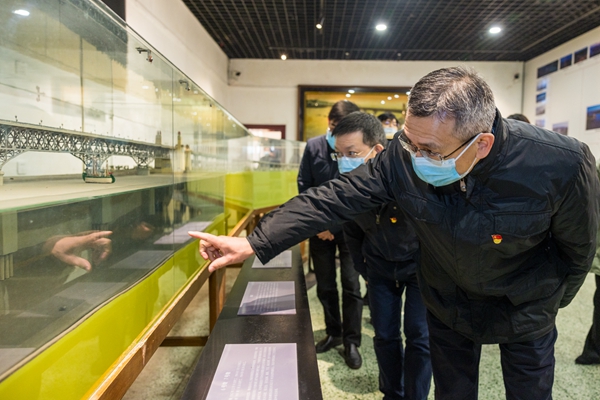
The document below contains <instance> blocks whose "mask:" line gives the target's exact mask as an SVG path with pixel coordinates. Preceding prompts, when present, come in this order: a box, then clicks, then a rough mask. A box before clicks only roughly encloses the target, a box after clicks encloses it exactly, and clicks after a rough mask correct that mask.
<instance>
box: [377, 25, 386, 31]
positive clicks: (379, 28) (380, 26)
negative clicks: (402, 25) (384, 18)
mask: <svg viewBox="0 0 600 400" xmlns="http://www.w3.org/2000/svg"><path fill="white" fill-rule="evenodd" d="M375 29H377V30H378V31H385V30H386V29H387V25H386V24H377V26H376V27H375Z"/></svg>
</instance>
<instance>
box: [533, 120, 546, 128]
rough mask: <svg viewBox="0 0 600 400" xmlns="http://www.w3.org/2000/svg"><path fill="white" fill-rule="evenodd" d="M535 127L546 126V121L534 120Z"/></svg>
mask: <svg viewBox="0 0 600 400" xmlns="http://www.w3.org/2000/svg"><path fill="white" fill-rule="evenodd" d="M535 126H539V127H540V128H543V127H545V126H546V120H545V119H536V120H535Z"/></svg>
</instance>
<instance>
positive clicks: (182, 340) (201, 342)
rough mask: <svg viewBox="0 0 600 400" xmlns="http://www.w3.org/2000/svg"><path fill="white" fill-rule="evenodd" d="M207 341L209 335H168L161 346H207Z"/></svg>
mask: <svg viewBox="0 0 600 400" xmlns="http://www.w3.org/2000/svg"><path fill="white" fill-rule="evenodd" d="M207 341H208V336H167V337H166V338H165V339H164V340H163V341H162V343H161V344H160V347H179V346H192V347H200V346H205V345H206V342H207Z"/></svg>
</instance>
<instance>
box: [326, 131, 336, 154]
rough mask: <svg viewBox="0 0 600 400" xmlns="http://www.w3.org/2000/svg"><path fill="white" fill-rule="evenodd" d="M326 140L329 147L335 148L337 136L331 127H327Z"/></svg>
mask: <svg viewBox="0 0 600 400" xmlns="http://www.w3.org/2000/svg"><path fill="white" fill-rule="evenodd" d="M325 140H327V144H328V145H329V147H331V148H332V149H334V150H335V137H333V135H332V134H331V129H329V128H327V134H325Z"/></svg>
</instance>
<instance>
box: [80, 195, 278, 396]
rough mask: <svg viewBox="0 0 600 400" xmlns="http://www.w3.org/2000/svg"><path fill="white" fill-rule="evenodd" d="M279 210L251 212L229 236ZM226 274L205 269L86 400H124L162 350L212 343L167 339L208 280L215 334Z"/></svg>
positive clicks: (170, 304) (202, 337)
mask: <svg viewBox="0 0 600 400" xmlns="http://www.w3.org/2000/svg"><path fill="white" fill-rule="evenodd" d="M275 208H276V207H274V206H271V207H264V208H260V209H256V210H250V211H248V212H247V213H246V214H245V215H244V217H243V218H242V219H241V220H240V221H239V222H238V223H237V224H236V225H235V226H234V227H233V229H231V231H230V232H229V234H228V236H239V234H240V233H241V232H242V231H243V230H244V229H247V230H248V232H250V231H251V230H252V229H254V226H255V224H256V223H257V222H258V219H260V217H261V216H262V214H264V213H266V212H268V211H271V210H273V209H275ZM225 271H226V269H225V268H221V269H219V270H217V271H215V272H213V273H212V274H211V273H210V272H209V271H208V267H207V266H205V267H204V268H202V269H201V270H200V271H199V272H198V273H197V274H196V275H195V276H194V277H193V278H191V279H190V281H189V282H188V283H187V284H186V286H185V287H184V288H183V289H182V290H181V292H179V294H178V295H177V296H176V297H175V298H174V299H173V300H172V301H171V303H169V305H168V306H167V308H166V309H165V310H164V312H163V313H162V314H161V315H160V316H159V318H158V319H157V320H156V321H154V323H153V324H152V325H151V326H150V327H149V328H148V329H147V331H146V332H145V333H144V334H143V336H142V337H141V338H140V339H139V340H138V341H137V342H136V343H135V346H134V347H133V348H132V349H131V350H130V351H129V352H127V353H126V354H125V355H124V356H123V357H122V358H121V359H119V360H118V361H116V362H115V364H113V366H112V367H111V368H110V369H109V370H108V371H109V372H108V373H107V375H106V376H105V377H104V379H103V381H102V383H101V384H100V385H99V386H98V387H97V388H96V389H95V390H93V392H91V393H88V395H86V396H85V397H86V398H89V399H100V400H113V399H120V398H122V397H123V396H124V395H125V393H126V392H127V390H128V389H129V387H130V386H131V385H132V384H133V382H134V381H135V379H136V378H137V377H138V375H139V374H140V373H141V372H142V370H143V369H144V367H145V366H146V364H147V363H148V361H150V358H151V357H152V355H153V354H154V353H155V352H156V350H157V349H158V347H159V346H204V345H205V344H206V341H207V340H208V339H207V338H206V337H204V336H192V337H179V336H175V337H167V335H168V334H169V332H170V331H171V329H172V328H173V326H174V325H175V323H176V322H177V321H178V320H179V318H180V317H181V314H183V312H184V311H185V309H186V308H187V306H188V305H189V304H190V302H191V301H192V299H193V298H194V297H195V296H196V294H197V293H198V291H199V290H200V288H201V287H202V285H204V283H205V282H206V281H207V280H208V281H209V301H210V307H209V308H210V330H211V331H212V329H213V327H214V325H215V323H216V321H217V318H218V317H219V314H220V313H221V310H222V309H223V305H224V303H225V283H226V279H225Z"/></svg>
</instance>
